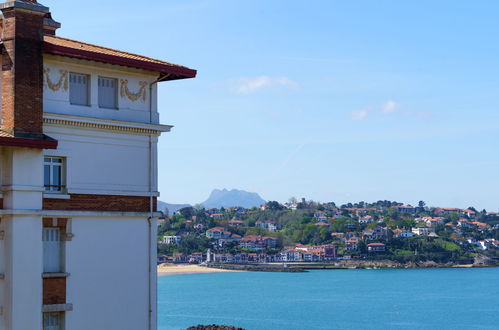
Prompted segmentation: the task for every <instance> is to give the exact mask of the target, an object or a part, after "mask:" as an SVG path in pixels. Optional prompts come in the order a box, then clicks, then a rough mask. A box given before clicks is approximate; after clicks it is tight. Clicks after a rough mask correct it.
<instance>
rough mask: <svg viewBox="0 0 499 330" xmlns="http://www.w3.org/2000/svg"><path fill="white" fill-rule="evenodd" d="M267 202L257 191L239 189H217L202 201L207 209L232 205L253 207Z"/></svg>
mask: <svg viewBox="0 0 499 330" xmlns="http://www.w3.org/2000/svg"><path fill="white" fill-rule="evenodd" d="M266 202H267V201H266V200H264V199H263V198H261V197H260V195H258V194H257V193H252V192H247V191H244V190H237V189H232V190H227V189H222V190H219V189H215V190H213V191H212V192H211V194H210V197H208V199H207V200H206V201H204V202H203V203H201V205H203V206H204V207H205V208H207V209H210V208H215V207H216V208H220V207H231V206H242V207H245V208H251V207H253V206H256V207H258V206H260V205H262V204H265V203H266Z"/></svg>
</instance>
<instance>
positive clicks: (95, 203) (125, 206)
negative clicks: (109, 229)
mask: <svg viewBox="0 0 499 330" xmlns="http://www.w3.org/2000/svg"><path fill="white" fill-rule="evenodd" d="M70 196H71V198H70V199H55V198H44V199H43V209H44V210H61V211H117V212H149V197H143V196H118V195H83V194H71V195H70ZM156 205H157V198H156V197H154V198H153V211H156V208H157V206H156Z"/></svg>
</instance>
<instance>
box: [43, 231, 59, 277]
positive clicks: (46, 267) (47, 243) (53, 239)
mask: <svg viewBox="0 0 499 330" xmlns="http://www.w3.org/2000/svg"><path fill="white" fill-rule="evenodd" d="M61 245H62V244H61V230H60V229H59V228H43V272H45V273H60V272H61V271H62V269H61V268H62V267H61Z"/></svg>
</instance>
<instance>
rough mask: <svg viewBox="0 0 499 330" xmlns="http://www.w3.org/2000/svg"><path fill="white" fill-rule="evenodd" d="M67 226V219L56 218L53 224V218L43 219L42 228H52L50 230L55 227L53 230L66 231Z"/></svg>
mask: <svg viewBox="0 0 499 330" xmlns="http://www.w3.org/2000/svg"><path fill="white" fill-rule="evenodd" d="M54 224H55V225H54ZM67 224H68V219H67V218H57V220H56V222H55V223H54V219H53V218H43V227H52V228H54V227H55V228H61V229H66V226H67Z"/></svg>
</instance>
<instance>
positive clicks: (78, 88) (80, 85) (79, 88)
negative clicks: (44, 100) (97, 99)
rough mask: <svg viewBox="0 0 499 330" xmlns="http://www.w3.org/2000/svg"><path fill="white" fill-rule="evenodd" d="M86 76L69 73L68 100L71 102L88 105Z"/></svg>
mask: <svg viewBox="0 0 499 330" xmlns="http://www.w3.org/2000/svg"><path fill="white" fill-rule="evenodd" d="M88 81H89V79H88V76H87V75H84V74H77V73H70V74H69V101H70V103H71V104H77V105H88V104H89V102H88V85H89V84H88Z"/></svg>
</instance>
